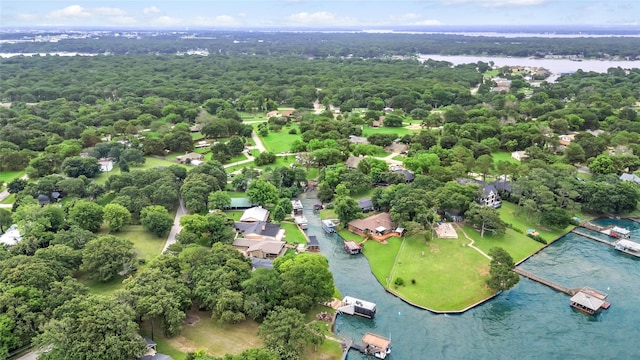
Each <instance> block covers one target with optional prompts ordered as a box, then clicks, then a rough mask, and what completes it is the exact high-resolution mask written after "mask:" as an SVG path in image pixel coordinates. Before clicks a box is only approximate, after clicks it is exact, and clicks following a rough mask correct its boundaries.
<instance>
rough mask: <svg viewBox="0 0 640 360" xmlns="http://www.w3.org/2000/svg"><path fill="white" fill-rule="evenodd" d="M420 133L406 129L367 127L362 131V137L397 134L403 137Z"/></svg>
mask: <svg viewBox="0 0 640 360" xmlns="http://www.w3.org/2000/svg"><path fill="white" fill-rule="evenodd" d="M418 132H420V130H409V129H407V128H405V127H397V128H396V127H384V126H383V127H378V128H375V127H369V126H365V127H364V129H363V130H362V136H364V137H368V136H370V135H373V134H396V135H398V137H403V136H405V135H407V134H415V133H418Z"/></svg>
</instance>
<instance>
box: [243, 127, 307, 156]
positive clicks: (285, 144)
mask: <svg viewBox="0 0 640 360" xmlns="http://www.w3.org/2000/svg"><path fill="white" fill-rule="evenodd" d="M254 128H255V129H257V126H255V125H254ZM291 129H296V130H298V131H297V133H296V134H289V130H291ZM256 133H257V130H256ZM260 140H262V143H263V144H264V147H265V148H267V150H268V151H270V152H272V153H274V154H279V153H281V152H289V150H290V149H291V144H293V142H294V141H295V140H300V131H299V128H298V126H297V125H289V126H287V127H283V128H282V130H280V132H272V131H270V132H269V135H267V136H264V137H263V136H260Z"/></svg>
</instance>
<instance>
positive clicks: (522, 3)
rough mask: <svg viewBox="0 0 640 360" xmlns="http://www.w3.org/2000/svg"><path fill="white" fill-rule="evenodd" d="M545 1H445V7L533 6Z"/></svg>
mask: <svg viewBox="0 0 640 360" xmlns="http://www.w3.org/2000/svg"><path fill="white" fill-rule="evenodd" d="M546 1H547V0H445V2H444V3H445V5H461V4H476V5H480V6H483V7H507V6H513V7H517V6H533V5H540V4H542V3H544V2H546Z"/></svg>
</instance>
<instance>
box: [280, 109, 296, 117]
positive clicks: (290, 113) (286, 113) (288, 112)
mask: <svg viewBox="0 0 640 360" xmlns="http://www.w3.org/2000/svg"><path fill="white" fill-rule="evenodd" d="M295 112H296V111H295V110H293V109H292V110H285V111H283V112H282V113H281V114H280V116H282V117H286V118H289V117H292V116H293V114H295Z"/></svg>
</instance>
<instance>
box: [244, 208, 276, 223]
mask: <svg viewBox="0 0 640 360" xmlns="http://www.w3.org/2000/svg"><path fill="white" fill-rule="evenodd" d="M268 219H269V210H267V209H264V208H262V207H261V206H255V207H252V208H249V209H247V210H245V211H244V213H243V214H242V216H241V217H240V221H242V222H256V221H263V222H266V221H267V220H268Z"/></svg>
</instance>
